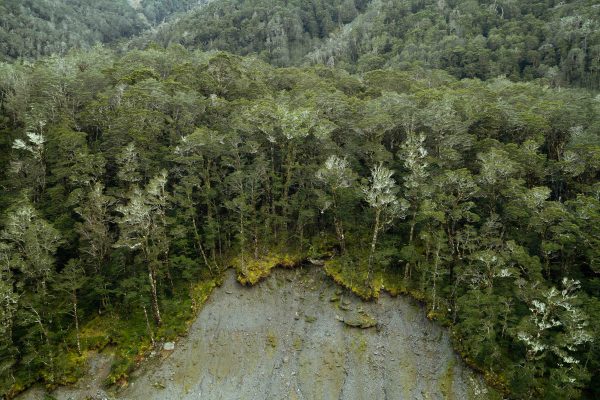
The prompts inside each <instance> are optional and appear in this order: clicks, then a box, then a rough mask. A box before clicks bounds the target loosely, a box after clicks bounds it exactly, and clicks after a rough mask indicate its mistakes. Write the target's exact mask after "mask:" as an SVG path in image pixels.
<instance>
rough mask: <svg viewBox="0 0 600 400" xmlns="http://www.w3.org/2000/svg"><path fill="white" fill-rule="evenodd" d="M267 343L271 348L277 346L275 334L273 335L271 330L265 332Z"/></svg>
mask: <svg viewBox="0 0 600 400" xmlns="http://www.w3.org/2000/svg"><path fill="white" fill-rule="evenodd" d="M267 345H269V346H271V347H272V348H276V347H277V336H275V334H274V333H273V332H269V333H268V334H267Z"/></svg>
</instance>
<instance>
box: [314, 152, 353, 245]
mask: <svg viewBox="0 0 600 400" xmlns="http://www.w3.org/2000/svg"><path fill="white" fill-rule="evenodd" d="M316 177H317V179H318V180H319V181H320V182H321V183H322V184H323V185H324V186H325V187H326V190H327V191H328V192H329V198H330V200H329V201H327V200H326V204H325V205H324V207H323V209H322V211H325V210H326V209H327V208H329V207H331V208H332V210H333V224H334V226H335V233H336V236H337V239H338V243H339V245H340V250H341V251H342V253H345V252H346V235H345V230H344V223H343V220H342V216H341V215H340V209H339V208H340V204H339V203H340V196H341V191H342V190H344V189H348V188H349V187H351V186H352V184H353V182H354V180H355V177H354V173H353V172H352V169H351V168H350V167H349V165H348V161H347V160H346V159H345V158H340V157H338V156H336V155H331V156H329V157H328V158H327V160H325V164H324V165H323V167H321V168H320V169H319V170H318V171H317V173H316Z"/></svg>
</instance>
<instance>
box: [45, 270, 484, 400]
mask: <svg viewBox="0 0 600 400" xmlns="http://www.w3.org/2000/svg"><path fill="white" fill-rule="evenodd" d="M350 325H352V326H350ZM361 326H362V328H361ZM157 359H158V357H157ZM136 375H137V376H134V377H133V379H132V381H131V383H130V386H129V387H128V388H127V389H126V390H124V391H122V392H120V393H116V394H115V393H113V394H112V395H111V397H116V398H123V399H132V400H133V399H144V400H151V399H226V400H231V399H411V400H412V399H469V398H473V399H475V398H477V399H485V398H490V397H492V391H491V390H490V389H489V388H487V386H486V385H485V384H484V383H483V380H482V379H481V377H480V376H478V375H477V374H475V373H474V372H473V371H471V370H470V369H469V368H468V367H466V366H465V365H464V363H463V362H462V361H461V360H460V359H459V357H458V356H457V355H456V354H455V353H454V351H453V350H452V347H451V344H450V340H449V337H448V334H447V332H446V330H445V329H443V328H442V327H440V326H438V325H437V324H435V323H434V322H431V321H429V320H427V318H426V317H425V312H424V310H423V309H422V307H421V306H420V305H418V304H417V303H415V302H414V301H412V300H410V299H408V298H406V297H398V298H392V297H390V296H388V295H387V294H383V295H382V296H381V298H380V299H379V300H378V301H377V302H376V303H375V302H372V303H365V302H363V301H361V300H360V299H358V298H357V297H356V296H354V295H352V294H351V293H349V292H347V291H345V290H343V289H341V288H340V287H339V286H337V285H335V284H334V283H332V282H331V280H330V279H329V278H327V277H326V276H325V275H324V273H323V272H322V270H321V269H320V268H318V267H306V268H298V269H294V270H281V269H278V270H275V271H273V273H272V275H271V277H269V278H268V279H266V280H264V281H262V282H261V283H259V284H257V285H256V286H254V287H250V288H247V287H242V286H241V285H239V284H238V283H237V282H236V281H235V276H234V273H233V271H229V272H228V275H227V279H226V280H225V283H224V284H223V286H222V287H221V288H219V289H217V290H215V291H214V293H213V294H212V295H211V297H210V299H209V300H208V302H207V303H206V305H205V306H204V308H203V309H202V311H201V312H200V314H199V315H198V318H197V319H196V321H195V322H194V324H193V325H192V327H191V329H190V332H189V336H188V337H186V338H183V339H182V340H180V341H179V342H178V343H177V344H176V346H175V350H174V351H173V352H169V355H168V357H167V358H165V359H164V360H162V361H161V362H155V363H154V364H150V365H148V366H146V368H143V369H142V370H140V371H139V372H138V373H137V374H136ZM98 376H99V378H98V379H96V380H99V381H101V379H100V378H101V376H100V375H98ZM93 389H94V388H92V390H93ZM87 390H88V392H89V390H90V389H87ZM90 394H92V393H90ZM99 394H100V395H101V397H100V398H102V397H103V396H106V394H105V393H99ZM92 395H93V394H92ZM53 396H55V397H56V398H57V399H68V398H75V399H79V398H85V397H86V396H85V395H84V392H83V391H80V392H77V391H74V390H73V389H70V390H67V391H65V389H61V390H58V391H56V392H55V393H53Z"/></svg>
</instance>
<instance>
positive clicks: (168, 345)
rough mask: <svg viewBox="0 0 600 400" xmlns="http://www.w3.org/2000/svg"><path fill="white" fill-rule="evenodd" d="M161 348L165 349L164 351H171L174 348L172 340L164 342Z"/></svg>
mask: <svg viewBox="0 0 600 400" xmlns="http://www.w3.org/2000/svg"><path fill="white" fill-rule="evenodd" d="M163 350H166V351H173V350H175V343H173V342H166V343H165V344H164V345H163Z"/></svg>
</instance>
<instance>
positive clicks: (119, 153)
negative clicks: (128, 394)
mask: <svg viewBox="0 0 600 400" xmlns="http://www.w3.org/2000/svg"><path fill="white" fill-rule="evenodd" d="M66 3H69V4H70V5H69V9H70V10H72V7H74V6H73V5H71V3H77V4H80V3H81V4H87V3H85V2H78V1H74V2H66ZM66 3H65V4H66ZM100 3H102V2H100ZM100 3H99V4H100ZM108 3H109V4H110V5H111V7H114V6H115V4H119V2H107V4H108ZM141 3H142V4H143V5H144V4H148V5H149V7H150V6H151V5H152V4H154V3H156V4H158V3H160V2H150V1H142V2H141ZM184 3H185V2H182V3H181V4H184ZM188 3H189V2H188ZM188 3H185V4H188ZM238 3H239V4H238ZM274 3H275V2H274ZM350 3H352V4H349V2H348V1H344V2H341V1H339V2H338V1H332V2H327V3H326V2H324V1H316V0H315V1H311V2H294V1H287V2H281V3H278V2H277V4H278V7H269V8H266V7H267V5H268V4H271V3H268V4H267V2H264V4H263V2H261V1H259V0H249V1H233V0H215V1H213V2H212V3H210V4H209V5H206V6H203V7H200V8H197V9H194V10H192V11H191V12H190V13H188V14H186V15H183V16H182V17H181V18H179V19H176V20H174V21H173V22H172V23H167V24H165V25H164V26H162V27H160V28H158V29H156V30H155V31H150V32H146V33H143V34H142V35H141V36H140V37H139V38H135V39H133V40H132V41H131V42H130V43H129V44H128V49H125V50H124V49H123V48H122V47H121V46H117V48H116V49H111V48H110V46H98V45H96V46H87V45H86V46H83V45H81V43H83V42H78V41H75V42H65V43H67V46H68V48H72V49H71V50H70V51H67V50H68V49H67V48H65V49H63V48H56V47H51V48H49V49H48V50H44V49H41V50H40V49H37V48H36V46H37V45H34V46H33V47H27V48H28V49H29V50H27V51H25V52H17V53H11V51H9V50H3V52H4V55H5V56H6V57H7V59H12V58H15V54H17V55H18V57H24V56H25V54H27V55H28V56H31V57H38V56H42V55H45V54H49V53H57V54H54V55H48V56H42V57H39V58H37V59H36V60H35V61H31V62H19V61H18V62H5V63H0V149H1V150H0V188H1V192H0V193H1V195H0V215H1V217H0V277H1V279H0V356H1V357H0V360H1V361H0V393H2V394H3V395H4V396H5V397H7V398H11V397H13V396H15V395H16V394H18V393H19V392H21V391H22V390H24V389H25V388H27V387H28V386H30V385H31V384H33V383H35V382H41V383H43V384H45V385H47V386H49V387H53V386H56V385H61V384H69V383H72V382H74V381H75V380H76V379H77V378H78V377H79V376H81V374H83V373H84V371H83V369H84V368H83V366H84V362H85V355H86V353H87V352H88V351H90V350H94V349H102V348H104V347H106V346H112V347H114V349H115V352H116V354H117V359H116V361H115V363H114V365H113V366H112V371H111V374H110V376H109V382H108V383H111V384H123V383H124V382H127V379H128V377H129V374H130V373H131V372H132V371H133V370H134V369H135V368H136V367H137V366H138V364H139V361H140V359H143V357H144V355H145V354H147V353H148V352H149V351H151V349H152V348H153V346H154V344H155V342H156V341H158V340H165V339H174V338H176V337H178V336H179V335H182V334H184V333H185V331H186V329H187V324H188V321H189V320H190V319H191V318H192V317H193V316H194V313H195V312H196V311H197V310H198V308H199V307H200V306H201V304H202V302H203V301H204V300H206V298H207V297H208V296H209V294H210V291H211V290H212V288H214V287H215V286H217V285H219V283H220V280H221V277H222V274H223V271H224V270H225V269H226V268H229V267H233V268H235V269H236V271H237V272H238V274H239V280H240V281H241V282H244V283H247V284H253V283H255V282H257V281H258V280H259V279H261V278H262V277H264V276H266V275H268V272H269V270H270V269H271V268H273V267H275V266H278V265H290V266H291V265H296V264H298V263H300V262H301V261H302V260H305V259H307V258H318V259H323V260H325V265H324V269H325V270H326V272H327V274H328V275H329V276H331V277H332V278H333V279H334V280H335V281H336V282H338V283H340V284H342V285H344V286H346V287H347V288H349V289H351V290H352V291H354V292H355V293H357V294H358V295H360V296H361V297H363V298H365V299H373V298H376V297H377V296H379V294H380V292H381V291H387V292H389V293H392V294H394V295H409V296H412V297H413V298H416V299H418V300H420V301H422V302H423V303H424V304H426V307H427V315H428V317H429V318H431V319H434V320H437V321H438V322H439V323H441V324H443V325H445V326H447V327H449V329H450V330H451V333H452V337H453V343H454V346H455V349H456V350H457V351H458V352H459V353H460V355H461V356H462V357H463V358H464V359H465V360H466V361H467V363H468V364H469V365H471V366H472V367H474V368H475V369H477V370H479V371H481V372H482V373H483V374H484V375H485V377H486V380H487V381H488V382H489V383H490V384H492V385H493V386H495V387H496V388H498V389H499V390H501V391H502V392H503V393H504V394H505V396H507V397H508V398H515V399H540V398H544V399H577V398H584V399H594V398H598V397H599V396H600V383H599V382H600V372H599V371H600V369H599V367H600V348H599V347H598V342H599V340H600V321H599V320H598V318H596V316H597V315H598V313H600V277H599V275H598V274H599V273H600V223H599V222H600V179H599V178H600V95H599V94H598V92H597V89H598V68H599V63H598V57H599V55H600V41H599V37H598V29H595V28H594V27H597V26H598V13H599V12H600V7H597V5H594V4H593V2H592V1H588V2H586V1H572V2H564V3H560V4H558V3H557V4H554V2H553V1H546V2H540V1H522V2H505V3H506V4H504V3H502V4H501V3H500V2H498V3H496V2H495V3H494V7H495V8H493V7H491V6H490V5H485V4H483V2H472V1H454V2H450V1H448V2H444V1H440V2H435V4H434V3H433V2H429V1H414V2H413V1H399V0H398V1H396V0H391V1H381V2H378V1H374V2H362V3H360V2H350ZM10 4H12V3H10V2H8V3H5V5H4V6H5V7H6V6H7V5H8V6H10ZM15 4H17V3H16V2H15ZM36 4H40V3H36ZM172 4H173V5H174V6H173V7H174V8H173V9H177V10H183V9H185V7H184V6H182V7H183V8H178V7H176V5H177V2H173V3H172ZM185 4H184V5H185ZM309 5H310V7H309ZM96 7H101V5H97V6H96ZM221 7H222V8H221ZM261 7H264V8H262V9H263V10H265V13H263V14H261V11H260V10H261ZM373 7H381V8H380V10H382V12H373ZM436 7H438V8H441V9H442V10H448V12H447V13H446V12H444V13H439V12H434V9H435V8H436ZM30 8H32V7H30ZM26 9H29V8H27V7H25V6H23V7H22V8H21V9H20V10H22V11H23V10H26ZM99 9H100V10H101V8H99ZM147 9H150V8H144V10H147ZM154 10H157V9H156V8H154ZM170 10H171V9H169V12H170ZM203 10H210V12H206V13H203ZM218 10H223V11H222V14H221V17H219V18H217V15H219V14H218ZM251 10H252V11H251ZM267 10H268V11H267ZM385 10H387V11H385ZM340 11H344V12H340ZM27 12H28V13H29V12H30V11H27ZM39 12H40V13H41V12H42V11H41V10H39ZM97 12H99V13H101V14H102V15H103V17H104V18H109V13H105V12H104V11H97ZM155 12H156V13H155V14H152V15H155V16H156V15H162V13H167V11H155ZM394 13H397V14H394ZM3 15H4V14H3ZM15 15H16V14H15ZM22 15H23V16H24V18H25V13H23V14H22ZM31 15H33V11H31ZM120 15H121V16H122V15H123V14H120ZM574 15H575V17H577V18H580V21H582V22H581V23H577V24H575V25H568V24H567V23H566V22H565V21H566V20H565V18H566V19H567V20H568V19H569V18H575V17H574ZM211 16H212V17H211ZM286 16H287V17H289V18H292V19H294V20H297V24H291V23H288V22H289V21H288V22H283V21H286V20H285V18H287V17H286ZM458 16H460V18H458ZM29 17H30V16H29V15H27V18H29ZM136 18H139V16H138V17H135V18H134V19H136ZM211 18H214V20H211ZM271 18H272V19H271ZM298 18H300V19H299V20H298ZM313 18H314V19H313ZM586 18H587V19H586ZM157 19H160V17H148V20H149V21H152V20H153V21H156V20H157ZM136 20H137V19H136ZM194 20H195V21H200V22H196V26H195V27H191V25H190V26H188V25H185V24H186V23H191V22H192V21H194ZM525 20H527V21H529V23H530V24H531V25H523V21H525ZM10 21H12V22H14V21H16V18H13V17H11V18H10ZM70 21H71V22H73V21H74V19H71V20H70ZM211 21H212V22H211ZM402 21H404V22H402ZM425 21H427V22H425ZM585 21H588V22H585ZM145 23H147V22H144V24H145ZM213 23H214V24H215V25H211V24H213ZM277 24H282V25H280V26H286V27H288V28H290V29H292V30H294V32H296V33H297V35H296V36H294V39H293V40H292V39H291V36H288V39H286V40H283V39H282V38H281V36H278V35H279V34H278V33H277V32H279V33H281V30H280V29H279V28H277V26H276V25H277ZM556 24H558V25H556ZM142 25H143V24H142ZM269 25H270V26H271V27H270V28H267V26H269ZM342 25H343V26H342ZM2 26H3V27H4V28H6V22H3V23H2ZM48 26H49V25H48ZM111 26H112V25H111ZM124 26H126V28H124V30H123V31H121V32H131V33H122V36H124V37H126V36H128V35H129V34H135V33H136V29H138V28H136V25H135V24H132V25H124ZM186 26H187V28H186ZM227 26H230V27H234V26H235V27H238V28H236V29H233V28H232V29H230V30H228V29H226V27H227ZM340 26H342V27H341V28H340ZM391 26H394V29H390V27H391ZM533 26H535V27H537V28H539V29H533V28H531V27H533ZM557 26H561V27H563V28H564V30H563V31H561V30H560V29H555V28H556V27H557ZM574 26H577V27H578V28H573V27H574ZM99 27H101V24H100V25H99ZM450 27H452V28H450ZM188 28H189V29H188ZM192 28H193V29H192ZM409 28H410V29H409ZM467 28H468V29H467ZM88 29H91V28H88ZM139 29H142V28H139ZM177 29H182V30H185V32H187V33H185V32H182V31H178V30H177ZM447 29H449V30H447ZM585 29H588V30H589V31H586V30H585ZM359 31H360V32H362V33H361V34H360V38H361V40H364V41H365V42H364V43H366V42H368V43H369V44H368V45H366V44H364V43H363V44H361V42H360V41H357V40H358V39H357V38H358V37H357V36H355V35H356V34H357V33H356V32H359ZM6 32H9V33H10V32H12V33H11V34H13V33H14V32H15V31H14V30H6ZM36 32H37V33H36V34H41V35H44V34H43V33H40V32H41V31H36ZM56 32H59V31H58V30H57V31H56ZM85 32H88V33H90V32H92V30H89V31H82V33H81V35H83V36H81V37H82V38H83V37H85V35H86V34H87V33H85ZM101 32H102V30H101V29H100V30H98V31H93V33H90V35H92V36H91V37H93V39H89V40H90V41H88V39H82V40H83V41H84V42H85V43H90V44H93V43H94V41H100V42H102V41H113V40H114V39H113V38H108V37H104V38H101V37H102V34H101ZM267 32H270V33H273V34H274V35H275V36H268V35H267V36H264V37H263V36H261V35H263V34H264V33H267ZM382 32H386V34H387V35H388V36H387V39H382V36H381V35H382V34H383V33H382ZM586 32H587V33H586ZM111 33H112V34H114V33H115V31H114V29H111ZM288 33H289V32H288ZM288 33H286V35H287V34H288ZM447 33H449V35H450V36H451V35H454V38H453V39H448V38H449V37H450V36H449V35H447ZM484 34H485V35H484ZM57 35H59V33H57ZM97 35H100V36H97ZM153 35H157V36H153ZM482 35H483V36H482ZM23 37H24V38H33V37H34V36H31V35H29V34H24V35H23ZM150 37H153V38H154V39H155V40H154V39H153V40H151V39H149V38H150ZM567 37H568V40H566V39H565V38H567ZM177 38H179V39H177ZM176 39H177V40H176ZM188 39H189V41H188ZM263 39H264V41H263ZM563 39H564V41H563ZM78 40H79V39H78ZM346 40H348V41H347V42H346ZM381 40H383V42H381ZM582 40H583V41H582ZM452 41H453V43H454V44H453V45H450V42H452ZM175 42H177V43H175ZM5 43H6V41H5V40H4V39H3V40H0V45H4V44H5ZM274 43H276V44H274ZM336 43H337V44H336ZM343 43H352V45H353V46H354V45H356V46H357V47H356V52H355V53H353V52H349V53H347V52H346V50H347V49H349V47H346V46H345V45H341V44H343ZM386 43H387V44H386ZM411 43H412V44H411ZM519 43H522V44H524V43H528V44H527V46H529V47H530V48H531V49H529V50H528V48H527V46H524V47H520V45H517V44H519ZM582 43H583V44H582ZM338 44H340V45H339V46H338ZM547 44H552V45H551V46H547ZM55 45H58V44H57V43H54V42H53V46H55ZM269 45H272V46H273V47H271V48H269ZM446 45H448V46H446ZM60 46H62V45H60ZM415 46H417V47H419V46H420V49H417V48H416V47H415ZM428 46H431V47H428ZM465 46H466V47H465ZM470 46H476V47H474V48H471V49H468V47H470ZM477 46H482V47H477ZM88 47H89V48H88ZM286 48H287V49H288V50H289V52H287V53H286V51H287V50H285V49H286ZM36 49H37V50H36ZM411 49H412V50H411ZM509 49H510V51H509ZM544 49H546V50H544ZM549 49H550V50H549ZM222 50H226V51H222ZM413 50H414V51H413ZM417 50H418V51H417ZM447 51H450V53H447ZM455 51H457V52H458V53H453V52H455ZM546 51H547V52H546ZM469 52H473V54H474V55H476V57H474V58H470V57H467V54H468V53H469ZM544 52H546V53H544ZM234 53H238V55H236V54H234ZM542 53H543V54H542ZM550 53H552V54H550ZM575 53H577V54H579V55H581V57H580V56H579V55H578V56H576V57H574V58H573V57H571V56H570V55H573V54H575ZM282 54H283V55H285V57H284V58H281V56H282ZM419 54H420V55H419ZM451 54H454V56H453V57H454V58H452V57H449V55H451ZM421 56H423V57H426V59H423V58H421ZM310 57H313V61H314V62H313V61H310ZM448 57H449V58H448ZM527 57H530V58H527ZM469 60H471V61H473V62H471V61H469ZM527 60H529V61H527ZM569 60H571V61H572V60H577V61H578V62H580V64H578V67H577V68H576V69H572V68H571V64H569V62H570V61H569ZM550 70H551V71H553V72H552V74H553V75H552V76H550V75H548V74H547V72H548V71H550ZM575 70H576V71H577V73H574V72H573V71H575Z"/></svg>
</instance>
